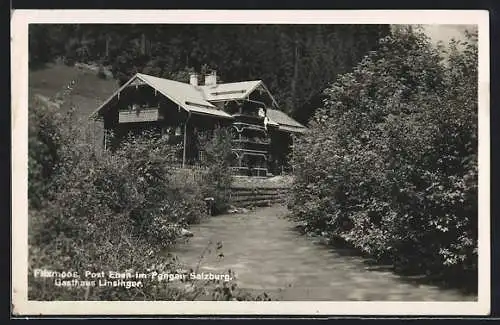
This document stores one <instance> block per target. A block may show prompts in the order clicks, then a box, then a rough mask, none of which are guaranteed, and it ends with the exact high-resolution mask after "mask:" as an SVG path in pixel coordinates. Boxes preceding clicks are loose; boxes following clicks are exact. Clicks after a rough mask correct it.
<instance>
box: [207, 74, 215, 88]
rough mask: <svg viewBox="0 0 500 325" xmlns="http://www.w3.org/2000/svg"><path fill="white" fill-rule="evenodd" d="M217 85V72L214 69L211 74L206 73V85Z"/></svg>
mask: <svg viewBox="0 0 500 325" xmlns="http://www.w3.org/2000/svg"><path fill="white" fill-rule="evenodd" d="M216 85H217V72H215V71H212V72H211V73H210V74H207V75H205V86H213V87H215V86H216Z"/></svg>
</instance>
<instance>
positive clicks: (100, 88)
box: [28, 64, 118, 146]
mask: <svg viewBox="0 0 500 325" xmlns="http://www.w3.org/2000/svg"><path fill="white" fill-rule="evenodd" d="M72 82H74V83H73V86H72V90H71V92H70V95H69V97H68V98H67V100H66V102H65V103H64V104H63V105H61V110H67V109H68V108H69V107H70V106H72V105H73V106H74V107H75V108H76V110H75V116H74V119H75V123H76V124H77V125H80V126H81V129H82V130H83V129H85V128H88V129H89V130H91V134H92V137H93V141H94V143H95V145H96V146H101V145H102V143H103V142H102V141H103V135H104V132H103V126H102V123H100V122H93V121H91V120H89V119H88V117H89V115H90V114H91V113H92V112H93V111H94V110H95V109H96V108H97V107H99V105H100V104H101V103H102V102H103V101H105V100H106V99H107V98H108V97H109V96H110V95H111V94H113V92H115V91H116V89H118V83H117V82H116V81H115V80H114V79H111V78H108V79H103V78H99V77H98V76H97V73H96V72H95V71H93V70H90V69H85V68H81V67H78V66H74V67H69V66H66V65H64V64H50V65H47V66H46V67H44V68H42V69H37V70H34V71H30V73H29V81H28V83H29V97H30V99H31V98H33V97H35V96H37V97H40V96H42V97H44V98H47V99H51V100H54V99H55V98H56V95H57V94H58V93H59V92H62V91H63V90H65V89H67V87H68V85H71V83H72Z"/></svg>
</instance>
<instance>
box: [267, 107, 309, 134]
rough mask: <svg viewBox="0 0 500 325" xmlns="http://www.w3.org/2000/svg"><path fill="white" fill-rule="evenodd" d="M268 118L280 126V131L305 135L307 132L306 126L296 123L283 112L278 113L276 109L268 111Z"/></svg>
mask: <svg viewBox="0 0 500 325" xmlns="http://www.w3.org/2000/svg"><path fill="white" fill-rule="evenodd" d="M267 117H268V118H269V119H270V120H271V121H273V122H275V123H277V124H278V125H279V129H280V130H284V131H288V132H295V133H304V132H305V131H306V130H307V128H306V127H305V126H304V125H302V124H300V123H299V122H297V121H295V120H294V119H293V118H291V117H290V116H288V115H286V114H285V113H283V112H282V111H278V110H276V109H268V110H267Z"/></svg>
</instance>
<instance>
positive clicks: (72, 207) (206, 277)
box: [12, 10, 490, 315]
mask: <svg viewBox="0 0 500 325" xmlns="http://www.w3.org/2000/svg"><path fill="white" fill-rule="evenodd" d="M301 15H302V16H301ZM12 19H13V22H12V26H13V27H12V42H13V49H12V62H13V63H12V69H13V70H12V81H13V95H12V99H13V108H12V112H13V114H12V130H13V131H12V135H13V136H12V138H13V158H12V159H13V160H12V166H13V171H12V173H13V174H12V177H13V178H12V179H13V182H12V184H13V201H12V206H13V215H12V219H13V228H12V234H13V256H14V257H13V264H12V273H13V308H14V313H17V314H18V315H23V314H30V313H36V314H88V313H94V312H96V311H100V312H99V313H100V314H102V313H110V314H162V313H163V314H165V313H166V314H179V313H180V314H331V315H336V314H343V315H346V314H347V315H349V314H352V315H362V314H386V315H391V314H395V315H397V314H414V315H420V314H422V315H424V314H454V315H462V314H464V315H468V314H471V315H472V314H475V315H478V314H486V313H488V312H489V303H490V297H489V290H490V288H489V281H490V280H489V272H490V271H489V245H490V243H489V219H490V216H489V199H490V198H489V190H488V187H489V120H488V118H489V66H488V64H489V58H488V43H489V34H488V13H487V12H481V11H464V12H450V13H449V14H443V13H442V12H433V11H428V12H426V11H419V12H414V13H412V12H411V11H406V12H404V13H403V12H400V13H398V12H384V11H366V12H364V14H360V15H356V13H355V12H353V11H351V12H343V11H331V12H329V11H316V12H313V13H311V12H307V11H294V12H293V13H291V12H287V11H282V12H281V14H277V11H271V12H266V11H261V12H259V11H253V12H250V11H249V12H246V11H233V12H232V13H231V12H229V13H228V12H222V13H221V12H219V13H217V11H213V12H211V11H206V10H205V11H201V12H200V11H196V10H192V11H190V10H185V11H172V10H170V11H169V10H164V11H161V10H160V11H150V12H148V13H141V11H128V12H127V13H125V12H123V11H122V12H120V11H117V12H115V13H114V14H111V13H109V12H107V13H106V12H99V13H96V12H93V11H81V12H79V11H78V10H73V11H69V10H58V11H57V10H52V11H50V10H49V11H42V10H39V11H28V10H27V11H24V12H23V11H22V10H21V11H15V12H14V14H13V18H12ZM374 302H376V303H377V304H373V303H374ZM429 302H432V303H429Z"/></svg>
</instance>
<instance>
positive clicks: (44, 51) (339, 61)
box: [29, 24, 389, 122]
mask: <svg viewBox="0 0 500 325" xmlns="http://www.w3.org/2000/svg"><path fill="white" fill-rule="evenodd" d="M388 31H389V26H388V25H233V26H231V27H230V28H228V26H227V25H224V24H222V25H217V24H215V25H210V26H208V25H203V24H181V25H172V24H168V25H143V24H140V25H132V24H128V25H111V24H108V25H95V24H84V25H80V24H67V25H55V24H54V25H44V24H42V25H30V30H29V32H30V39H29V42H30V51H29V53H30V58H29V59H30V66H31V67H36V66H38V65H42V64H44V63H46V62H50V61H52V60H54V59H55V58H57V57H64V58H65V59H66V62H68V64H73V63H74V62H75V61H80V62H85V63H88V62H99V63H101V64H104V65H112V67H113V69H112V70H113V71H112V72H113V76H115V77H116V78H117V79H118V80H119V81H121V83H124V82H126V81H127V80H128V79H129V78H130V77H131V76H132V75H133V74H134V73H136V72H143V73H148V74H152V75H155V76H158V77H164V78H172V79H174V80H182V81H184V82H187V81H188V79H187V78H186V76H185V75H182V74H181V75H179V74H177V73H175V71H183V72H185V71H197V72H199V73H204V72H205V71H207V70H209V69H215V70H217V73H218V75H219V76H222V77H223V79H224V81H225V82H235V81H241V80H255V79H261V80H263V81H264V83H265V84H266V85H267V86H268V87H269V88H270V90H271V92H272V93H273V95H274V97H275V98H276V100H277V101H278V103H279V104H280V105H281V107H283V109H285V110H287V112H288V113H289V114H291V115H293V116H294V117H295V118H297V119H298V120H299V121H302V122H305V121H306V120H307V119H308V118H309V117H310V116H311V115H312V113H313V111H314V109H315V108H316V107H317V106H319V105H320V104H321V102H320V98H321V97H322V95H321V89H324V88H325V87H326V86H327V82H328V81H329V80H330V78H331V76H334V75H336V74H338V73H343V72H346V71H347V69H348V68H350V67H352V66H353V65H354V64H355V62H357V61H358V60H359V59H360V58H361V57H362V55H364V54H365V53H366V52H367V51H369V50H371V49H373V47H374V46H375V45H376V42H377V41H378V39H379V38H380V37H381V36H384V35H386V34H387V33H388Z"/></svg>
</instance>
